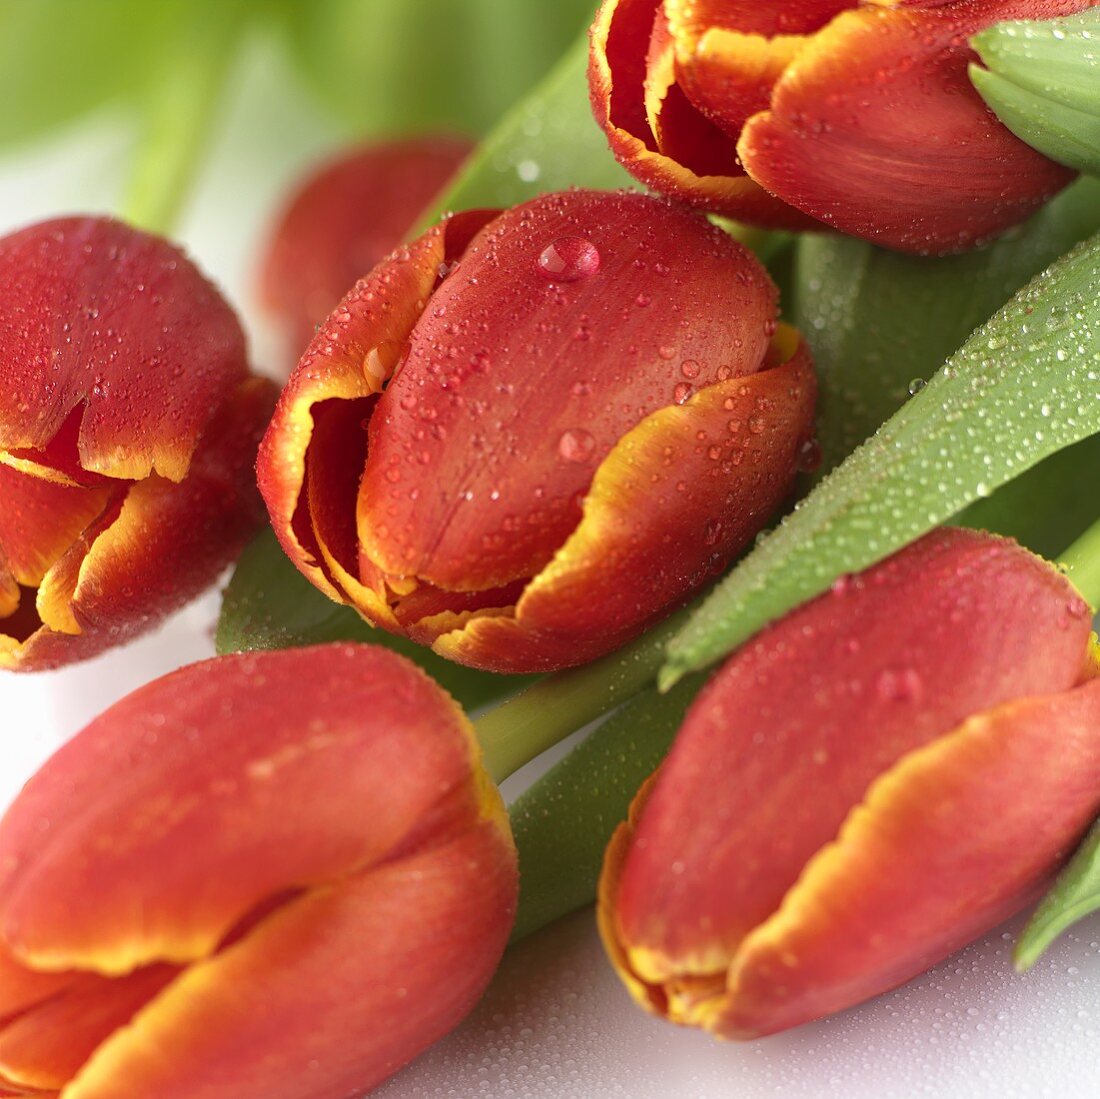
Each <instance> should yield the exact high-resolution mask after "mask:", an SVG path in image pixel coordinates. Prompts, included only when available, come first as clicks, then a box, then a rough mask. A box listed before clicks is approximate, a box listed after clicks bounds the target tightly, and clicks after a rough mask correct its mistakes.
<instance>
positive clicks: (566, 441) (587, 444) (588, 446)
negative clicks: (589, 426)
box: [558, 427, 596, 462]
mask: <svg viewBox="0 0 1100 1099" xmlns="http://www.w3.org/2000/svg"><path fill="white" fill-rule="evenodd" d="M595 450H596V440H595V439H594V438H593V437H592V435H590V434H589V433H588V432H587V431H585V430H584V428H578V427H574V428H570V430H568V431H564V432H562V435H561V438H560V439H559V440H558V453H559V454H560V455H561V456H562V457H563V458H564V459H565V460H566V461H567V462H587V461H588V460H589V459H590V458H591V457H592V455H593V453H594V452H595Z"/></svg>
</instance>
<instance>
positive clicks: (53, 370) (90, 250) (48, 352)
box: [0, 218, 274, 670]
mask: <svg viewBox="0 0 1100 1099" xmlns="http://www.w3.org/2000/svg"><path fill="white" fill-rule="evenodd" d="M0 286H2V287H3V291H2V292H0V668H14V669H16V670H23V669H38V668H47V667H54V666H56V665H59V664H65V663H68V662H70V661H73V660H79V659H83V658H85V657H88V656H91V655H93V654H95V653H97V652H99V651H101V650H102V649H104V648H106V647H107V646H108V645H112V644H117V643H119V642H121V641H125V640H127V639H129V638H130V637H132V636H134V635H135V634H137V633H139V632H141V631H143V630H146V629H148V628H150V627H151V626H153V625H155V624H156V623H157V622H158V621H159V620H160V619H161V618H162V617H163V616H164V615H165V614H167V613H168V612H169V611H172V610H175V609H176V608H177V607H179V606H181V605H182V604H183V603H185V602H187V601H188V600H189V599H191V598H193V597H194V596H195V595H197V594H198V593H199V592H200V591H201V590H202V589H203V588H205V587H207V586H208V585H209V584H211V583H212V582H213V581H214V580H215V579H216V577H217V576H218V574H219V573H220V572H221V570H222V569H224V568H225V566H226V565H227V564H229V562H230V561H232V559H233V557H234V556H235V555H236V553H237V552H238V551H239V550H240V548H241V546H242V545H243V544H244V542H245V540H246V539H247V537H248V536H249V534H250V533H251V532H252V531H253V530H254V529H255V527H256V526H257V525H258V523H259V521H260V519H261V518H262V514H263V512H262V505H261V504H260V501H259V498H258V495H257V493H256V492H255V489H254V482H253V475H252V465H253V462H254V460H255V454H256V447H257V444H258V442H259V437H260V434H261V432H262V430H263V427H264V425H265V423H266V422H267V419H268V418H269V416H270V414H271V408H272V406H273V404H274V389H273V387H272V386H271V384H270V383H269V382H266V381H264V380H262V379H260V378H256V377H254V376H252V375H250V374H249V372H248V367H247V362H246V358H245V345H244V335H243V333H242V332H241V328H240V325H239V323H238V321H237V319H236V317H235V315H234V314H233V311H232V310H231V309H230V307H229V306H228V305H227V304H226V302H225V301H224V300H223V299H222V297H221V295H220V294H219V293H218V292H217V290H216V289H215V288H214V287H213V286H212V285H211V284H210V283H209V282H207V281H206V279H204V278H203V277H202V275H201V274H200V273H199V272H198V270H196V268H195V267H194V266H193V265H192V264H191V262H190V261H189V260H188V259H187V258H186V257H185V256H184V255H183V254H182V253H181V252H180V251H179V250H178V249H176V248H174V247H173V246H172V245H170V244H168V243H167V241H164V240H161V239H160V238H158V237H153V236H149V235H148V234H146V233H141V232H138V231H137V230H135V229H130V228H128V227H127V226H125V225H122V224H121V223H119V222H115V221H110V220H106V219H101V218H68V219H62V220H58V221H50V222H44V223H42V224H39V225H35V226H32V227H30V228H29V229H24V230H22V231H20V232H17V233H13V234H11V235H10V236H7V237H4V238H3V239H2V240H0Z"/></svg>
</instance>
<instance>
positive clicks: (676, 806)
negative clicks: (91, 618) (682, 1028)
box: [615, 529, 1091, 998]
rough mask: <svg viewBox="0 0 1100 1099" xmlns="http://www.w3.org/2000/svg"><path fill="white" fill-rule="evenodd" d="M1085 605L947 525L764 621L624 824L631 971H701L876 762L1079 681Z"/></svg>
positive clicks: (782, 889)
mask: <svg viewBox="0 0 1100 1099" xmlns="http://www.w3.org/2000/svg"><path fill="white" fill-rule="evenodd" d="M887 612H888V613H887ZM1090 617H1091V616H1090V613H1089V610H1088V607H1087V605H1086V604H1085V602H1084V600H1082V599H1080V597H1079V596H1077V594H1076V592H1075V591H1074V589H1073V587H1072V586H1071V585H1070V584H1069V582H1068V580H1067V579H1066V578H1065V577H1064V576H1063V575H1062V574H1060V573H1059V572H1058V571H1057V570H1055V569H1054V568H1052V567H1051V566H1049V565H1047V564H1046V563H1045V562H1043V561H1041V560H1040V559H1038V558H1036V557H1034V556H1032V555H1031V554H1030V553H1028V552H1026V551H1025V550H1023V549H1021V548H1020V547H1018V546H1016V545H1015V544H1014V543H1012V542H1009V541H1007V540H1005V539H1000V538H995V537H993V536H990V535H985V534H979V533H977V532H971V531H964V530H951V529H944V530H940V531H937V532H935V533H933V534H931V535H929V536H927V537H925V538H923V539H921V540H920V541H919V542H916V543H914V544H913V545H911V546H909V547H908V548H906V549H904V550H902V551H901V552H900V553H897V554H895V555H893V556H892V557H890V558H887V559H886V560H885V561H883V562H881V563H880V564H878V565H876V566H874V567H873V568H872V569H870V570H868V571H867V572H865V573H862V574H860V575H859V576H856V577H851V578H847V579H845V580H843V581H841V582H838V583H837V584H836V585H834V588H833V590H832V591H830V592H828V593H826V594H825V595H823V596H821V597H819V598H818V599H815V600H813V601H812V602H810V603H807V604H805V605H804V606H803V607H801V608H799V609H798V610H796V611H794V612H792V613H791V614H790V615H788V616H787V617H785V618H783V619H782V620H780V621H779V622H777V623H775V624H773V625H772V626H770V627H768V628H766V629H765V630H763V631H762V632H761V633H760V634H758V635H757V637H756V638H755V640H753V641H751V642H749V643H748V644H747V645H745V646H744V647H743V648H742V649H740V650H739V651H738V652H737V653H736V654H735V655H734V656H733V657H732V658H731V659H730V660H729V661H728V662H727V663H726V664H725V666H724V667H723V668H722V669H721V670H720V671H719V672H718V673H717V674H716V675H715V676H714V678H713V679H712V680H711V682H710V683H709V684H708V686H707V687H706V689H705V690H704V691H703V693H702V694H701V695H700V696H699V698H698V700H697V701H696V703H695V704H694V706H693V707H692V709H691V710H690V711H689V714H688V717H687V719H686V721H685V723H684V726H683V728H682V729H681V731H680V733H679V736H678V738H677V740H676V743H675V744H674V746H673V748H672V751H671V753H670V754H669V756H668V759H667V760H666V761H665V763H664V764H663V765H662V767H661V770H660V772H659V773H658V776H657V781H656V783H655V785H654V788H653V791H652V793H651V795H650V798H649V802H648V804H647V806H646V810H645V812H644V814H643V815H642V817H641V819H640V821H639V823H638V826H637V829H636V830H635V833H634V837H635V838H634V842H633V844H632V847H631V850H630V852H629V855H628V857H627V859H626V861H625V864H624V866H623V870H622V876H621V878H620V880H619V882H618V885H617V888H616V890H615V893H616V898H617V901H616V919H617V923H618V927H619V933H620V936H621V938H622V939H623V941H624V943H625V944H626V946H627V947H628V949H629V950H630V952H631V958H632V967H633V969H634V971H635V973H636V974H637V975H638V976H639V977H640V978H641V979H644V980H645V981H647V982H648V983H651V984H660V983H662V982H664V981H665V980H673V979H676V980H680V979H689V978H694V977H697V976H703V977H706V978H707V979H709V980H710V981H712V982H713V979H714V975H715V973H716V972H718V971H719V970H721V971H723V972H724V969H725V966H726V965H727V964H728V962H729V960H730V959H731V958H732V957H733V955H734V953H735V952H736V950H737V947H738V944H739V943H740V942H741V941H742V940H743V939H744V937H745V936H747V935H749V934H750V932H752V930H753V928H755V927H757V926H758V925H760V924H761V923H763V922H764V921H766V920H767V919H768V918H769V917H770V916H771V915H772V914H773V913H774V912H775V911H776V909H777V908H778V907H779V905H780V903H781V901H782V899H783V897H784V895H785V894H786V893H787V891H788V890H789V889H790V888H791V886H792V885H793V884H794V882H795V881H796V880H797V878H798V876H799V874H800V873H801V872H802V868H803V867H804V866H805V864H806V862H807V860H809V859H810V858H811V857H812V856H813V855H814V853H815V852H816V851H818V850H819V849H820V848H821V847H823V846H824V845H825V844H827V843H828V842H829V841H830V840H832V839H833V838H834V837H835V836H836V834H837V832H838V830H839V828H840V827H841V824H842V822H843V821H844V819H845V817H846V816H847V814H848V812H849V809H850V808H851V806H852V805H854V804H856V803H857V802H858V801H859V800H860V799H861V798H862V797H863V796H864V794H865V792H866V791H867V788H868V787H869V786H870V784H871V783H872V782H873V781H874V780H875V778H876V777H878V776H879V775H881V774H882V773H883V772H884V771H886V770H888V769H889V768H890V767H892V766H893V765H894V764H895V763H897V762H898V760H900V759H901V758H902V757H904V756H905V755H906V754H907V753H909V752H912V751H913V750H915V749H917V748H920V747H921V746H923V745H925V744H928V743H930V742H932V741H935V740H937V739H938V738H940V737H943V736H945V735H947V734H949V733H950V732H951V731H952V730H954V729H956V728H958V726H959V725H960V724H961V723H962V722H963V721H965V720H966V719H967V718H968V717H970V716H971V715H973V714H980V713H984V712H986V711H989V710H992V709H994V708H995V707H997V706H1000V705H1002V704H1005V703H1008V702H1010V701H1011V700H1013V699H1018V698H1020V697H1026V696H1031V695H1046V694H1054V693H1056V692H1059V691H1067V690H1070V689H1071V688H1073V687H1074V686H1076V685H1077V683H1078V681H1079V677H1080V674H1081V663H1082V655H1081V654H1082V653H1083V651H1084V649H1085V647H1086V645H1087V642H1088V638H1089V632H1090V625H1091V623H1090ZM681 992H682V994H683V995H684V996H686V997H688V998H690V994H689V993H688V992H687V991H683V990H681Z"/></svg>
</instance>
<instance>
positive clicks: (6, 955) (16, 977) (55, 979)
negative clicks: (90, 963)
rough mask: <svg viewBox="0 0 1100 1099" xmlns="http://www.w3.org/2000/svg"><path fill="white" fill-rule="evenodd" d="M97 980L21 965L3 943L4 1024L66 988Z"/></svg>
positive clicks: (0, 1015) (0, 1003)
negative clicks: (42, 971) (44, 971)
mask: <svg viewBox="0 0 1100 1099" xmlns="http://www.w3.org/2000/svg"><path fill="white" fill-rule="evenodd" d="M96 980H98V978H97V977H93V976H90V975H88V974H82V973H39V972H37V971H35V970H33V969H28V968H27V967H26V966H25V965H23V964H22V963H21V962H19V961H18V960H17V959H16V958H15V957H14V956H13V955H12V954H11V952H10V951H9V950H8V949H7V947H6V946H5V945H4V944H3V943H2V942H0V1023H2V1022H6V1021H7V1020H10V1019H11V1018H13V1017H14V1016H16V1015H19V1014H22V1013H23V1012H24V1011H26V1010H27V1009H28V1008H32V1007H35V1006H37V1005H38V1004H40V1003H42V1002H43V1001H45V1000H48V999H50V998H51V997H53V996H56V995H57V994H58V993H59V992H62V991H64V990H65V989H68V988H71V987H74V986H76V985H79V984H83V983H86V982H88V981H96Z"/></svg>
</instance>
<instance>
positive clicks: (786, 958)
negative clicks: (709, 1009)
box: [707, 681, 1100, 1037]
mask: <svg viewBox="0 0 1100 1099" xmlns="http://www.w3.org/2000/svg"><path fill="white" fill-rule="evenodd" d="M1098 728H1100V682H1097V681H1093V682H1092V683H1090V684H1087V685H1085V686H1081V687H1078V688H1077V689H1075V690H1072V691H1067V692H1064V693H1062V694H1060V695H1054V696H1047V697H1043V698H1032V699H1025V700H1023V701H1019V702H1013V703H1009V704H1007V705H1005V706H1003V707H1001V708H999V709H997V710H994V711H992V712H990V713H988V714H983V715H981V716H979V717H976V718H972V719H971V720H969V721H968V722H966V723H965V724H964V725H963V726H962V727H961V728H960V729H959V731H958V732H956V733H954V734H952V735H950V736H947V737H944V738H942V739H941V740H938V741H936V742H935V743H933V744H930V745H928V746H927V747H925V748H922V749H919V750H917V751H915V752H913V753H911V754H910V755H908V756H906V757H905V758H904V759H902V760H901V761H900V762H899V763H898V764H897V766H895V767H894V768H893V769H892V770H890V771H888V772H887V773H886V774H885V775H883V776H882V778H880V779H878V780H877V781H876V782H875V783H874V785H873V786H872V787H871V789H870V790H869V792H868V794H867V796H866V798H865V799H864V801H863V803H862V804H861V805H859V806H858V807H857V808H856V809H854V810H853V811H852V813H851V814H850V815H849V817H848V818H847V820H846V821H845V822H844V825H843V827H842V828H841V830H840V834H839V836H838V837H837V840H836V842H835V843H832V844H830V845H828V846H827V847H825V848H824V849H822V850H821V851H820V852H819V853H818V854H817V855H816V856H815V857H814V859H813V860H812V861H811V862H810V863H809V865H808V866H807V867H806V869H805V871H804V872H803V874H802V876H801V877H800V879H799V880H798V882H797V883H796V884H795V886H794V887H793V888H792V889H791V891H790V892H789V893H788V894H787V896H786V897H785V898H784V900H783V903H782V905H781V906H780V908H779V910H778V912H776V914H775V915H774V916H772V917H771V918H770V919H769V920H767V921H766V922H765V923H764V924H763V925H762V926H760V927H759V928H757V929H756V930H754V931H753V932H752V933H751V934H750V935H749V936H748V938H746V939H745V941H744V942H743V943H742V944H741V947H740V949H739V950H738V952H737V956H736V958H735V960H734V963H733V966H732V968H731V970H730V973H729V982H728V992H727V994H726V996H725V998H724V1001H723V1003H722V1005H721V1007H720V1008H718V1009H717V1010H716V1011H715V1012H714V1014H713V1015H709V1013H708V1015H709V1018H708V1022H707V1025H708V1026H709V1027H710V1028H711V1029H714V1030H715V1031H716V1032H718V1033H721V1034H726V1035H729V1036H739V1037H752V1036H756V1035H760V1034H766V1033H770V1032H772V1031H775V1030H779V1029H782V1028H785V1027H789V1026H794V1025H796V1024H798V1023H801V1022H805V1021H807V1020H808V1019H812V1018H816V1017H818V1016H820V1015H824V1014H827V1013H829V1012H833V1011H838V1010H840V1009H841V1008H844V1007H848V1006H850V1005H852V1004H854V1003H858V1002H859V1001H861V1000H864V999H867V998H869V997H871V996H874V995H877V994H878V993H880V992H885V991H886V990H887V989H889V988H893V987H894V986H895V985H898V984H901V983H902V982H903V981H907V980H908V979H909V978H910V977H913V976H915V975H916V974H917V973H920V972H921V971H923V970H924V969H927V968H928V966H930V965H932V964H933V963H934V962H937V961H939V960H940V959H941V958H945V957H947V956H948V955H949V954H952V953H953V952H954V951H956V950H958V949H959V948H960V947H961V946H963V945H964V944H966V943H968V942H969V941H970V940H971V939H973V938H975V937H976V936H977V935H980V934H981V933H982V932H984V931H987V930H988V929H989V928H991V927H995V926H996V925H997V924H998V923H1000V922H1001V921H1002V920H1005V919H1007V918H1008V917H1009V916H1011V915H1012V914H1013V913H1015V912H1017V911H1018V910H1019V909H1020V908H1022V907H1023V906H1024V905H1025V904H1027V903H1028V902H1030V901H1032V900H1034V899H1035V897H1036V896H1037V895H1038V894H1039V893H1040V892H1041V891H1042V889H1043V888H1044V886H1046V885H1047V884H1048V883H1049V881H1050V880H1051V878H1052V876H1053V873H1054V871H1055V870H1056V869H1057V868H1058V866H1059V865H1060V864H1061V863H1062V862H1063V861H1064V859H1065V858H1066V857H1067V856H1068V855H1069V854H1070V853H1071V852H1072V851H1073V849H1074V847H1075V846H1076V843H1077V841H1078V840H1079V839H1080V838H1081V836H1082V835H1083V834H1084V832H1085V831H1086V829H1087V828H1088V826H1089V825H1090V824H1091V822H1092V821H1093V819H1094V818H1095V817H1096V814H1097V810H1098V809H1100V736H1098V735H1097V729H1098Z"/></svg>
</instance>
